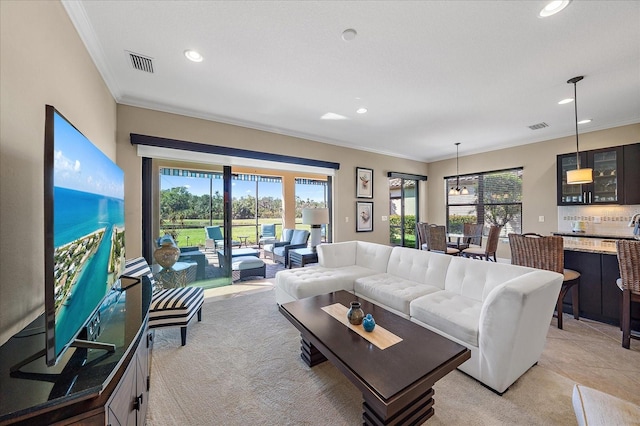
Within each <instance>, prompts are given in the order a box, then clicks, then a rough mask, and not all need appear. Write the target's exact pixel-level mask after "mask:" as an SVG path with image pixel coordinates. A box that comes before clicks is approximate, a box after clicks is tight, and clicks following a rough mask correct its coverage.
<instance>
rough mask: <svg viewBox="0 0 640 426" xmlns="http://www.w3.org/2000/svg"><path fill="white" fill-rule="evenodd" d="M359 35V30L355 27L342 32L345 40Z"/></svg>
mask: <svg viewBox="0 0 640 426" xmlns="http://www.w3.org/2000/svg"><path fill="white" fill-rule="evenodd" d="M357 35H358V32H357V31H356V30H354V29H353V28H348V29H346V30H344V31H343V32H342V39H343V40H344V41H351V40H353V39H354V38H356V36H357Z"/></svg>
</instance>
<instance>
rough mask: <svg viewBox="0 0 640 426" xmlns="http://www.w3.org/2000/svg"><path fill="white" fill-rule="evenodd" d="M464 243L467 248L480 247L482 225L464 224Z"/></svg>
mask: <svg viewBox="0 0 640 426" xmlns="http://www.w3.org/2000/svg"><path fill="white" fill-rule="evenodd" d="M463 229H464V230H463V235H464V243H465V244H466V245H467V248H469V247H481V246H482V230H483V229H484V225H483V224H482V223H465V224H464V228H463Z"/></svg>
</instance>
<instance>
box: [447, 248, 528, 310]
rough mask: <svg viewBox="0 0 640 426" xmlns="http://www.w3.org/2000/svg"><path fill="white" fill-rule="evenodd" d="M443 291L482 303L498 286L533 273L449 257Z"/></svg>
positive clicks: (508, 266) (516, 268)
mask: <svg viewBox="0 0 640 426" xmlns="http://www.w3.org/2000/svg"><path fill="white" fill-rule="evenodd" d="M450 257H451V262H450V263H449V268H448V269H447V277H446V279H445V286H444V288H445V290H448V291H450V292H453V293H457V294H460V295H462V296H465V297H469V298H472V299H474V300H477V301H483V300H484V299H485V298H486V297H487V295H488V294H489V293H490V292H491V290H493V289H494V288H496V287H497V286H498V285H500V284H502V283H505V282H507V281H509V280H511V279H513V278H516V277H519V276H522V275H525V274H528V273H529V272H531V271H535V269H532V268H526V267H524V266H516V265H511V264H507V263H494V262H478V261H477V260H475V259H467V258H464V257H455V256H450Z"/></svg>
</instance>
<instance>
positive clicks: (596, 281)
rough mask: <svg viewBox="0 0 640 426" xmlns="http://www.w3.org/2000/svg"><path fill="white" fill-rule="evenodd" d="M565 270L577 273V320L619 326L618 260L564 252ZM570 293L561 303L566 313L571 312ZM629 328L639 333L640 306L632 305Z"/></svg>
mask: <svg viewBox="0 0 640 426" xmlns="http://www.w3.org/2000/svg"><path fill="white" fill-rule="evenodd" d="M564 267H565V268H567V269H573V270H576V271H578V272H580V284H579V288H580V317H581V318H583V317H584V318H588V319H592V320H596V321H600V322H605V323H608V324H613V325H617V326H619V325H620V306H621V301H622V291H621V290H620V289H619V288H618V286H617V284H616V280H617V279H618V278H619V277H620V271H619V268H618V257H617V256H616V255H615V254H601V253H591V252H582V251H574V250H565V251H564ZM570 296H571V292H569V293H568V294H567V297H565V298H564V300H563V309H565V312H573V311H572V310H571V297H570ZM631 308H632V309H631V329H632V330H636V331H640V304H637V303H636V304H632V306H631Z"/></svg>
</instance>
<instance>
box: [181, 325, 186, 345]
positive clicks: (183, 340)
mask: <svg viewBox="0 0 640 426" xmlns="http://www.w3.org/2000/svg"><path fill="white" fill-rule="evenodd" d="M180 339H181V340H182V346H184V345H186V344H187V326H184V327H180Z"/></svg>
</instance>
